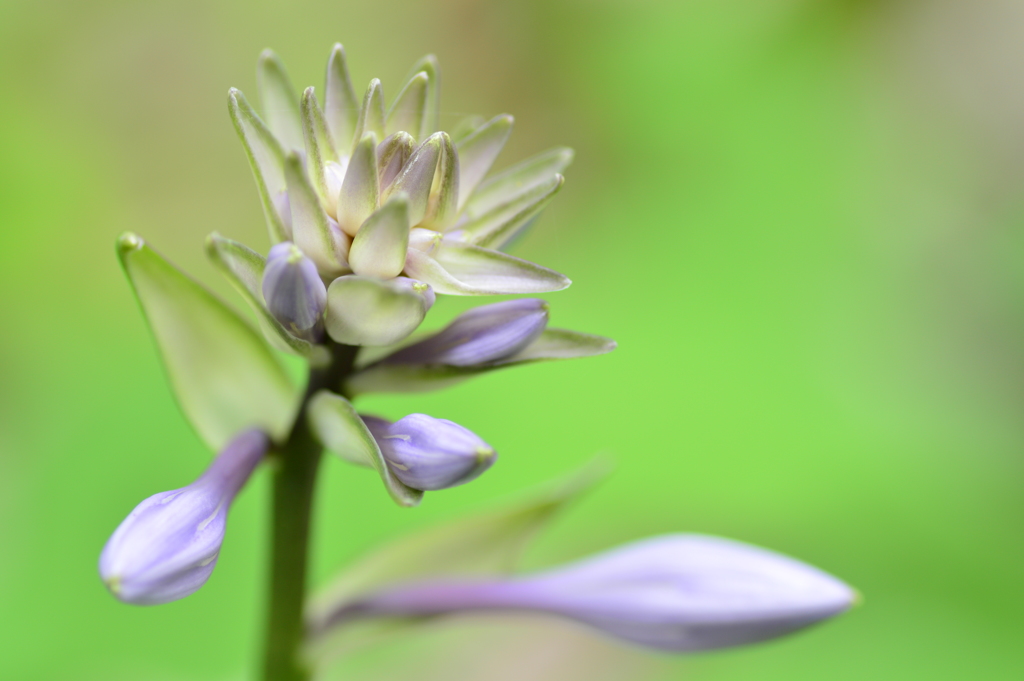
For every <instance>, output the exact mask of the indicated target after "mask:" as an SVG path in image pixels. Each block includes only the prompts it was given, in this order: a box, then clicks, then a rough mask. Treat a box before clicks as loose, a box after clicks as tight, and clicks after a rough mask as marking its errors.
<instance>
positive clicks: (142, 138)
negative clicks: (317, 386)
mask: <svg viewBox="0 0 1024 681" xmlns="http://www.w3.org/2000/svg"><path fill="white" fill-rule="evenodd" d="M335 41H341V42H343V43H344V45H345V47H346V49H347V51H348V54H349V59H350V64H351V68H352V71H353V77H354V79H355V80H356V82H357V84H360V85H361V84H365V83H366V82H368V80H369V79H370V78H371V77H380V78H381V79H382V80H383V81H384V87H385V94H389V93H390V94H391V95H393V94H394V93H395V92H396V91H397V87H398V86H399V84H400V83H399V79H400V78H401V77H402V76H403V75H404V74H405V73H406V70H407V68H408V67H409V65H410V64H411V63H412V62H413V61H414V60H415V59H416V58H418V57H419V56H421V55H422V54H425V53H427V52H434V53H436V54H437V55H438V56H439V58H440V60H441V64H442V68H443V73H444V77H443V82H444V85H443V95H442V109H443V116H444V120H445V121H446V122H447V123H449V124H450V123H452V122H454V121H455V120H457V119H458V118H460V117H461V116H462V115H463V114H465V113H472V112H479V113H482V114H485V115H488V116H490V115H493V114H497V113H501V112H506V111H507V112H509V113H512V114H514V115H515V116H516V118H517V123H516V126H517V128H516V132H515V134H514V135H513V136H512V139H511V142H510V144H509V146H508V147H506V151H505V152H504V153H503V155H502V157H501V159H500V160H499V165H506V164H509V163H511V162H514V161H516V160H517V159H520V158H523V157H525V156H526V155H528V154H531V153H534V152H536V151H540V150H542V149H544V148H547V147H550V146H554V145H556V144H568V145H570V146H573V147H574V148H575V149H576V150H577V157H576V162H575V164H574V165H573V167H572V168H570V170H569V172H568V174H567V177H568V182H567V184H566V187H565V189H564V190H563V191H562V193H561V195H560V196H559V198H558V200H557V201H555V202H554V204H553V205H552V206H551V207H550V208H549V209H548V210H547V212H546V213H545V215H544V216H543V217H542V218H541V220H540V222H539V223H538V224H537V225H536V226H535V228H534V229H533V231H532V232H531V233H530V234H529V235H528V236H527V237H526V238H525V239H524V240H523V241H522V242H521V243H520V244H519V245H518V246H517V248H516V250H515V252H516V253H517V254H518V255H520V256H522V257H525V258H528V259H531V260H534V261H537V262H541V263H543V264H546V265H548V266H550V267H553V268H555V269H558V270H559V271H562V272H565V273H566V274H568V275H569V276H570V277H572V279H573V280H574V281H575V284H574V285H573V287H572V288H571V289H569V290H568V291H566V292H564V293H558V294H552V295H550V296H548V299H549V300H550V301H551V303H552V324H553V325H555V326H565V327H569V328H575V329H579V330H584V331H590V332H593V333H599V334H603V335H608V336H611V337H614V338H616V339H617V340H618V341H619V343H620V348H619V350H617V351H616V352H615V353H614V354H612V355H610V356H607V357H602V358H598V359H590V360H579V361H574V362H564V363H558V364H547V365H539V366H533V367H528V368H524V369H520V370H516V371H509V372H503V373H497V374H494V375H491V376H487V377H483V378H480V379H477V380H476V381H474V382H470V383H466V384H463V385H461V386H459V387H456V388H453V389H451V390H449V391H446V392H441V393H435V394H430V395H424V396H401V397H377V398H373V399H368V400H366V401H365V402H364V408H366V409H368V410H372V411H376V412H378V413H382V414H384V415H388V416H393V417H398V416H401V415H404V414H405V413H408V412H411V411H423V412H427V413H430V414H432V415H434V416H438V417H443V418H451V419H454V420H457V421H458V422H459V423H462V424H464V425H466V426H468V427H470V428H471V429H473V430H475V431H476V432H478V433H481V434H482V435H483V437H484V438H485V439H487V440H488V441H489V442H490V443H492V444H493V445H494V446H495V447H496V448H497V449H498V451H499V452H501V459H500V461H499V463H498V465H497V466H496V467H495V468H494V470H493V471H492V472H490V473H488V474H487V475H485V476H484V477H482V478H481V479H480V480H479V481H477V482H474V483H473V484H471V485H467V486H465V487H462V488H458V489H454V490H450V491H446V492H443V493H435V494H431V495H429V496H428V498H427V500H426V502H425V503H424V504H423V506H422V507H421V508H419V509H416V510H403V509H399V508H397V507H395V506H394V505H393V504H391V502H390V501H389V500H388V499H387V497H386V495H385V494H384V493H383V490H382V489H381V487H380V484H379V482H378V481H376V480H375V479H374V478H373V476H372V474H369V473H366V472H364V471H362V470H355V469H351V468H346V467H345V465H344V464H342V463H341V462H339V461H336V460H331V461H329V462H328V464H327V466H326V467H325V475H324V478H323V481H322V485H321V488H320V497H319V501H318V517H317V532H316V534H317V544H316V552H315V577H316V581H317V582H318V583H319V582H322V581H323V580H325V579H326V578H327V577H329V575H330V574H331V573H332V572H333V571H334V570H336V569H338V567H339V566H341V565H342V564H343V563H344V562H345V561H346V560H348V559H350V558H352V557H354V556H356V555H358V553H359V552H361V551H362V550H365V549H367V548H369V547H371V546H373V545H374V544H376V543H377V542H378V541H380V540H381V539H382V538H385V537H390V536H396V535H398V534H400V533H402V532H406V531H409V530H411V529H414V528H416V527H420V526H425V525H427V524H429V523H431V522H432V521H434V520H438V519H441V518H444V517H450V516H451V515H453V514H457V513H459V512H464V511H468V512H472V510H473V509H477V508H482V507H484V506H486V505H487V504H488V503H493V500H495V499H501V498H505V497H507V496H509V495H512V494H514V493H515V492H516V491H517V490H520V489H523V488H528V487H530V486H532V485H536V484H539V483H541V482H543V481H545V480H548V479H550V478H553V477H557V476H559V475H562V474H564V473H567V472H569V471H571V470H573V469H575V468H576V467H578V466H580V465H582V464H583V463H585V462H587V461H588V460H590V459H591V458H592V457H593V456H594V455H595V454H597V453H606V454H609V455H611V456H612V457H613V458H614V459H615V460H616V461H617V470H616V472H615V474H614V475H613V476H612V477H611V478H610V479H609V480H608V481H607V482H606V483H605V484H603V485H602V486H601V487H600V488H599V489H598V490H597V491H596V492H594V493H592V494H591V495H590V496H588V497H587V498H586V499H585V500H584V501H583V502H582V503H580V504H578V505H577V506H575V507H574V508H573V509H572V510H571V512H569V513H567V514H565V515H563V516H562V517H560V519H559V520H558V522H557V523H556V524H555V525H554V526H553V527H552V528H551V529H550V530H549V531H548V532H547V533H546V534H545V535H544V536H543V537H542V538H541V539H540V541H539V542H538V543H537V544H536V545H535V547H534V549H533V550H532V551H531V553H530V554H529V557H528V560H527V563H528V564H529V565H533V566H540V565H546V564H550V563H553V562H556V561H561V560H566V559H570V558H573V557H576V556H579V555H582V554H585V553H588V552H591V551H596V550H599V549H602V548H605V547H608V546H611V545H613V544H616V543H620V542H623V541H627V540H630V539H633V538H637V537H641V536H646V535H650V534H654V533H660V532H672V531H700V532H707V533H716V534H722V535H726V536H729V537H734V538H738V539H742V540H745V541H749V542H753V543H756V544H761V545H765V546H769V547H772V548H775V549H777V550H780V551H783V552H785V553H789V554H791V555H794V556H797V557H799V558H801V559H804V560H806V561H808V562H810V563H813V564H815V565H818V566H820V567H822V568H824V569H826V570H828V571H830V572H832V573H833V574H836V575H838V576H840V577H842V578H843V579H845V580H847V581H848V582H850V583H851V584H853V585H854V586H856V587H857V588H858V589H860V590H861V591H862V592H863V593H864V595H865V598H866V601H865V604H864V605H863V606H862V607H861V608H859V609H857V610H855V611H854V612H851V613H849V614H848V615H846V616H844V617H842V618H840V619H839V620H837V621H834V622H830V623H828V624H826V625H824V626H821V627H819V628H816V629H814V630H811V631H808V632H806V633H804V634H801V635H798V636H795V637H792V638H789V639H785V640H780V641H778V642H775V643H771V644H767V645H762V646H758V647H753V648H749V649H743V650H738V651H727V652H720V653H714V654H705V655H699V656H691V657H681V658H677V657H668V656H663V655H648V654H646V653H642V652H638V651H636V650H633V649H629V648H625V647H622V646H619V645H618V644H616V643H613V642H609V641H606V640H605V639H602V638H599V637H597V636H595V635H592V634H590V633H589V632H586V631H583V630H581V629H577V628H575V627H573V626H571V625H566V624H560V623H551V622H548V621H546V620H539V619H531V618H522V617H520V618H514V619H509V620H506V619H493V618H489V619H473V620H465V621H462V622H459V621H453V622H450V623H447V624H444V625H442V626H439V627H436V628H434V629H432V630H429V631H427V632H424V633H422V634H420V635H418V636H414V637H411V638H410V639H408V640H406V641H403V642H401V643H399V644H396V645H389V646H382V647H378V648H374V649H370V650H367V651H366V652H365V653H362V654H360V655H357V656H354V657H353V658H351V659H350V660H349V661H348V662H346V663H345V664H344V666H343V667H342V668H341V669H339V670H338V673H337V675H336V676H332V677H330V678H339V679H340V678H348V679H398V678H413V675H415V678H419V679H459V680H463V679H467V680H477V679H479V680H484V679H486V680H487V681H495V680H497V681H504V680H506V679H507V680H512V679H589V680H593V679H600V680H608V681H611V680H617V679H652V680H654V679H657V680H668V679H695V680H697V679H699V680H705V679H707V680H718V679H722V680H725V679H743V680H744V681H767V680H786V681H795V680H798V679H900V680H908V679H919V678H920V679H929V680H932V681H934V680H936V679H958V680H960V679H1020V678H1024V645H1022V644H1021V641H1022V640H1024V618H1022V617H1021V611H1022V608H1024V588H1022V586H1021V575H1022V570H1024V538H1022V529H1024V520H1022V518H1024V513H1022V512H1024V495H1022V494H1021V483H1022V472H1024V470H1022V469H1024V452H1022V444H1024V429H1022V423H1024V420H1022V414H1024V47H1022V46H1024V5H1022V4H1020V3H1017V2H1012V1H1011V0H1002V1H996V0H993V1H992V2H985V3H968V2H958V1H957V0H920V1H911V0H907V1H903V2H900V1H895V0H893V1H890V2H882V1H878V0H876V1H874V2H872V1H868V0H860V1H854V0H834V1H824V0H819V1H811V0H773V1H767V2H766V1H765V0H674V1H660V0H533V1H530V2H486V1H483V0H439V1H436V2H416V3H412V2H408V3H407V2H398V1H396V0H377V1H375V2H363V3H356V2H334V3H329V2H304V1H292V2H269V1H266V0H256V1H253V0H250V1H247V2H240V1H237V0H203V1H201V2H200V1H198V0H184V1H181V0H179V1H178V2H145V3H142V2H127V1H120V2H118V1H114V0H98V1H92V2H70V1H68V0H34V1H32V2H29V1H28V0H2V2H0V86H2V87H0V93H2V94H0V103H2V106H0V159H2V162H0V226H2V235H3V236H2V237H0V238H2V242H0V243H2V248H0V284H2V291H3V293H2V295H0V315H2V319H3V334H2V335H0V649H2V652H0V678H3V679H13V680H19V681H21V680H25V681H34V680H51V679H76V680H80V681H91V680H94V679H95V680H99V679H103V680H107V681H110V680H113V681H122V680H123V681H129V680H131V681H136V680H140V681H147V680H161V681H162V680H171V679H199V680H211V681H213V680H220V679H233V680H241V679H247V678H251V673H252V670H253V669H254V668H255V662H256V660H257V659H258V655H257V650H256V648H255V645H256V637H257V635H258V634H259V632H260V630H261V623H260V615H261V612H262V588H263V581H262V580H263V576H264V557H265V553H266V542H265V537H264V535H265V530H266V520H267V517H266V510H265V506H266V502H267V491H268V490H267V480H266V476H265V473H261V474H260V475H259V476H257V478H256V480H255V481H254V484H252V485H251V486H250V487H249V488H248V489H247V490H246V491H245V492H244V493H243V495H242V496H241V498H240V500H239V502H238V503H237V505H236V507H235V509H234V511H233V513H232V518H231V520H230V523H229V532H228V536H227V541H226V544H225V548H224V551H223V553H222V556H221V560H220V562H219V565H218V567H217V571H216V573H215V574H214V576H213V578H212V579H211V581H210V583H209V584H208V585H207V586H206V587H205V588H204V589H203V590H201V591H200V592H199V593H197V594H196V595H195V596H193V597H191V598H188V599H186V600H183V601H180V602H177V603H174V604H170V605H167V606H162V607H158V608H133V607H128V606H124V605H121V604H119V603H118V602H116V601H115V600H114V599H113V598H111V597H110V596H109V595H108V594H107V593H106V592H105V590H104V588H103V586H102V584H101V583H100V580H99V579H98V578H97V575H96V567H95V564H96V560H97V556H98V553H99V550H100V548H101V547H102V545H103V542H104V541H105V540H106V538H107V536H108V535H109V534H110V532H111V531H112V530H113V529H114V527H115V526H116V525H117V523H118V522H120V520H121V519H122V518H123V517H124V516H125V515H126V514H127V513H128V511H130V510H131V508H132V507H133V506H134V505H135V504H136V503H137V502H138V501H140V500H141V499H142V498H144V497H146V496H148V495H150V494H153V493H155V492H157V491H161V490H166V489H171V488H175V487H180V486H182V485H185V484H187V483H188V482H190V481H191V480H192V479H193V478H194V477H195V476H196V475H197V474H198V473H199V471H200V470H201V469H202V467H203V466H204V465H205V463H206V462H207V461H208V456H209V454H208V453H207V452H206V451H205V450H204V449H203V447H202V445H201V444H200V443H199V441H198V440H197V438H196V437H195V436H194V435H193V433H192V432H191V430H190V429H189V427H188V425H187V424H186V423H185V421H184V419H183V418H182V417H181V415H180V414H179V412H178V410H177V407H176V406H175V404H174V402H173V399H172V397H171V395H170V392H169V390H168V388H167V387H166V385H165V383H164V379H163V376H162V372H161V367H160V365H159V361H158V358H157V355H156V353H155V350H154V347H153V345H152V343H151V341H150V338H149V336H148V332H147V330H146V328H145V326H144V324H143V320H142V317H141V315H140V314H139V312H138V309H137V306H136V303H135V301H134V299H133V297H132V295H131V292H130V290H129V288H128V286H127V284H126V282H125V281H124V278H123V275H122V273H121V271H120V269H119V267H118V265H117V262H116V259H115V257H114V248H113V241H114V238H115V237H116V236H117V235H118V234H119V233H120V232H122V231H124V230H134V231H137V232H139V233H141V234H142V235H144V236H145V237H146V238H147V240H149V241H150V242H151V243H152V244H154V245H155V246H156V247H157V248H158V249H160V250H161V251H162V252H163V253H164V254H165V255H167V256H168V257H170V258H171V259H173V260H174V261H176V262H177V263H178V264H180V265H181V266H183V267H185V268H186V269H188V270H189V271H191V272H193V273H195V275H196V276H197V277H199V278H200V279H201V280H203V281H205V282H207V283H208V284H209V285H210V286H212V287H214V288H215V289H216V290H217V291H219V292H221V293H222V294H223V295H224V296H225V297H227V298H228V299H229V300H231V301H233V302H235V303H237V304H239V305H241V302H240V301H239V300H238V298H237V297H235V296H234V295H233V293H232V292H231V291H230V289H229V288H228V286H227V285H226V284H225V283H224V282H222V281H220V280H219V277H218V275H217V274H216V272H215V271H214V269H213V268H212V266H211V265H210V264H209V263H208V262H207V261H206V260H205V257H204V254H203V250H202V243H203V241H202V240H203V237H204V236H205V235H206V234H207V233H208V232H211V231H213V230H218V231H220V232H222V233H224V234H226V235H229V236H231V237H232V238H236V239H240V240H242V241H246V242H248V243H250V244H251V245H253V246H254V247H255V248H257V249H259V250H265V249H266V247H267V238H266V235H265V228H264V223H263V217H262V213H261V210H260V206H259V201H258V199H257V195H256V191H255V186H254V183H253V181H252V177H251V174H250V171H249V168H248V165H247V162H246V160H245V157H244V154H243V151H242V148H241V145H240V144H239V142H238V140H237V139H236V137H235V133H234V131H233V130H232V127H231V124H230V122H229V119H228V115H227V111H226V106H225V99H226V92H227V89H228V87H230V86H237V87H239V88H241V89H242V90H243V91H245V92H247V93H248V94H249V95H250V97H251V98H255V94H256V93H255V74H254V66H255V61H256V57H257V55H258V54H259V52H260V50H261V49H263V48H265V47H268V46H270V47H273V48H274V49H275V50H277V51H278V53H279V54H280V55H281V56H282V57H283V58H284V60H285V61H286V63H287V64H288V67H289V70H290V72H291V75H292V78H293V80H294V81H295V82H296V84H297V85H299V86H306V85H309V84H314V85H316V86H317V87H318V88H320V87H321V82H322V78H323V68H324V64H325V62H326V58H327V55H328V52H329V50H330V47H331V45H332V44H333V43H334V42H335ZM357 89H358V88H357ZM474 302H475V301H474ZM464 307H465V301H447V302H445V303H443V304H441V305H438V306H437V307H435V308H434V311H432V312H431V315H430V317H429V318H428V321H429V323H430V324H431V325H433V326H439V325H441V324H442V323H444V322H445V321H447V320H448V319H450V318H451V317H452V316H454V314H456V313H457V311H459V310H461V309H463V308H464Z"/></svg>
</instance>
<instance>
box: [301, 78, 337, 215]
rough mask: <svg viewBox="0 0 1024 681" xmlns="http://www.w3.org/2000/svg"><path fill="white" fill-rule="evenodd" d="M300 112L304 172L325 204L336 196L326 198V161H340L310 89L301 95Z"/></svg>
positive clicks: (314, 94)
mask: <svg viewBox="0 0 1024 681" xmlns="http://www.w3.org/2000/svg"><path fill="white" fill-rule="evenodd" d="M301 111H302V136H303V139H304V140H305V143H306V171H307V172H308V173H309V176H310V178H312V180H313V187H314V188H315V189H316V193H317V195H318V196H319V197H320V200H321V202H323V203H325V204H327V203H329V202H330V201H331V199H337V196H334V197H329V196H328V189H327V177H326V176H325V175H324V166H325V164H326V163H327V162H328V161H332V162H334V163H337V162H339V161H340V160H341V159H340V158H339V157H338V154H337V152H336V151H335V150H334V149H335V147H334V140H333V139H331V133H330V131H329V130H328V129H327V121H326V120H324V114H323V111H321V110H320V103H319V102H318V101H317V99H316V93H315V92H314V91H313V88H312V87H308V88H306V89H305V91H304V92H303V93H302V106H301Z"/></svg>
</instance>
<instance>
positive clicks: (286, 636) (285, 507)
mask: <svg viewBox="0 0 1024 681" xmlns="http://www.w3.org/2000/svg"><path fill="white" fill-rule="evenodd" d="M328 347H329V348H330V353H331V354H330V361H329V362H328V363H327V364H326V365H325V366H323V367H320V368H318V369H313V370H311V371H310V374H309V382H308V384H307V386H306V392H305V395H303V398H302V405H301V406H300V408H299V413H298V415H297V416H296V419H295V424H294V425H293V426H292V430H291V432H290V433H289V434H288V439H287V440H285V442H284V444H283V445H281V446H280V447H278V448H277V450H276V451H275V452H274V455H273V456H274V458H273V461H272V467H271V468H272V471H273V493H272V501H271V504H272V507H271V515H272V518H271V526H270V574H269V576H268V579H269V603H268V605H267V615H266V617H267V619H266V625H265V632H266V634H265V635H266V638H265V645H264V648H263V650H264V653H263V654H264V657H263V679H264V681H305V680H306V679H309V678H310V676H311V671H310V670H309V669H307V668H306V667H305V666H304V665H303V664H302V661H301V660H300V655H299V651H300V649H301V647H302V643H303V640H304V636H305V628H304V623H303V615H304V613H303V605H304V603H305V599H306V577H307V573H308V562H309V536H310V528H311V525H312V522H311V520H312V510H313V495H314V491H315V487H316V476H317V471H318V470H319V467H320V459H321V455H322V453H323V448H322V446H321V445H320V443H319V442H318V441H317V439H316V437H315V436H314V435H313V433H312V431H311V430H310V428H309V425H308V421H307V419H306V412H307V410H308V406H309V401H310V398H311V397H312V396H313V395H315V394H316V393H317V392H318V391H320V390H325V389H337V386H339V385H341V384H342V382H343V381H344V380H345V378H346V377H347V376H348V375H349V374H351V373H352V368H353V364H354V362H355V357H356V351H357V350H358V348H356V347H354V346H350V345H340V344H337V343H330V344H329V346H328Z"/></svg>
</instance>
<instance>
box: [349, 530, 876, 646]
mask: <svg viewBox="0 0 1024 681" xmlns="http://www.w3.org/2000/svg"><path fill="white" fill-rule="evenodd" d="M855 601H856V594H855V592H854V591H853V590H852V589H851V588H850V587H849V586H847V585H846V584H844V583H843V582H841V581H839V580H838V579H836V578H834V577H832V576H830V575H827V574H825V573H824V572H821V571H820V570H817V569H815V568H813V567H810V566H809V565H806V564H804V563H801V562H799V561H796V560H794V559H792V558H787V557H785V556H781V555H779V554H777V553H773V552H771V551H767V550H765V549H760V548H756V547H753V546H749V545H746V544H741V543H739V542H734V541H729V540H727V539H720V538H716V537H707V536H701V535H682V534H680V535H667V536H663V537H654V538H651V539H646V540H642V541H639V542H636V543H633V544H629V545H627V546H624V547H620V548H618V549H614V550H612V551H609V552H607V553H604V554H601V555H598V556H595V557H592V558H589V559H585V560H582V561H580V562H578V563H575V564H571V565H569V566H566V567H563V568H560V569H555V570H552V571H549V572H544V573H539V574H535V575H532V576H526V577H521V578H513V579H506V580H500V581H487V582H484V581H463V582H430V583H422V584H413V585H409V586H404V587H402V586H400V587H397V588H395V589H393V590H390V591H384V592H381V593H378V594H376V595H372V596H370V597H368V598H367V599H365V600H362V601H358V602H355V603H350V604H349V605H347V606H345V607H343V608H341V609H339V610H338V611H337V612H336V613H335V616H334V617H333V618H332V620H331V624H337V623H340V622H343V621H346V620H348V619H350V618H356V617H367V616H374V615H402V616H408V615H436V614H442V613H449V612H459V611H468V610H530V611H539V612H544V613H548V614H553V615H559V616H562V617H567V618H570V619H573V620H576V621H578V622H583V623H585V624H588V625H590V626H592V627H594V628H596V629H599V630H601V631H603V632H604V633H606V634H610V635H612V636H615V637H618V638H621V639H625V640H627V641H631V642H633V643H636V644H639V645H642V646H647V647H650V648H657V649H661V650H671V651H694V650H709V649H713V648H723V647H728V646H735V645H743V644H747V643H754V642H757V641H763V640H767V639H770V638H775V637H776V636H781V635H783V634H787V633H790V632H793V631H796V630H798V629H802V628H803V627H806V626H808V625H811V624H814V623H815V622H819V621H821V620H824V619H826V618H829V617H833V616H835V615H838V614H840V613H842V612H843V611H845V610H847V609H848V608H849V607H850V606H851V605H852V604H853V603H854V602H855Z"/></svg>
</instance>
